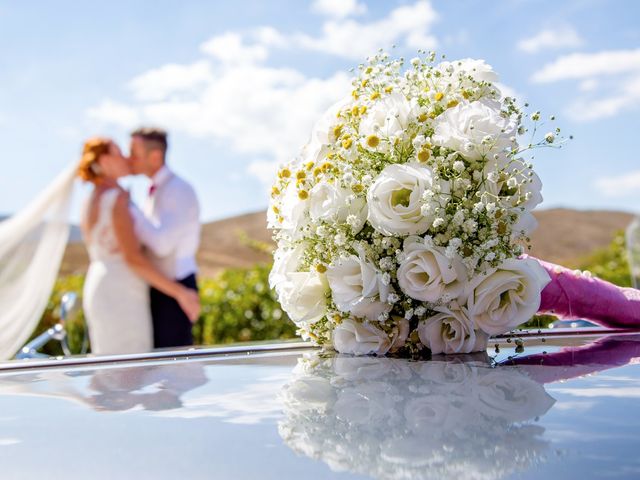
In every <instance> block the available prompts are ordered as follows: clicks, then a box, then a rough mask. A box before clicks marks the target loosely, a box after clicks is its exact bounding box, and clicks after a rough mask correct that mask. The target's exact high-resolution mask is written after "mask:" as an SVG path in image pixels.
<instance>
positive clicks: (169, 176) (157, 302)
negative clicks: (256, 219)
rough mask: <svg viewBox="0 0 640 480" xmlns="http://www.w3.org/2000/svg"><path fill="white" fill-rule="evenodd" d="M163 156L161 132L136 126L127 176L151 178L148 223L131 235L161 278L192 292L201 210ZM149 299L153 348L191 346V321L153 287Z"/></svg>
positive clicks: (164, 143)
mask: <svg viewBox="0 0 640 480" xmlns="http://www.w3.org/2000/svg"><path fill="white" fill-rule="evenodd" d="M166 154H167V133H166V132H165V131H164V130H160V129H156V128H140V129H138V130H136V131H134V132H133V133H132V134H131V150H130V155H131V157H130V162H131V170H132V173H133V174H134V175H146V176H147V177H148V178H149V179H150V180H151V186H150V188H149V196H148V198H147V201H146V203H145V206H144V215H145V217H146V219H147V221H146V222H145V221H139V222H136V234H137V235H138V237H139V239H140V242H141V243H142V244H143V245H145V246H146V247H147V249H148V250H149V252H150V254H151V257H152V258H153V260H154V263H155V264H156V265H157V266H158V267H159V268H160V269H161V270H162V271H163V272H164V273H165V274H166V275H168V276H170V277H172V278H175V279H177V280H178V281H179V282H180V283H182V284H183V285H185V286H186V287H189V288H192V289H194V290H196V291H197V289H198V287H197V285H196V271H197V265H196V259H195V255H196V251H197V250H198V245H199V243H200V206H199V204H198V198H197V197H196V194H195V191H194V190H193V188H192V187H191V185H189V184H188V183H187V182H186V181H185V180H183V179H182V178H180V177H179V176H177V175H176V174H175V173H173V172H172V171H171V170H169V167H167V165H166V162H165V159H166ZM150 299H151V315H152V317H153V340H154V347H155V348H164V347H176V346H184V345H192V344H193V337H192V335H191V322H190V321H189V318H188V317H187V316H186V314H185V313H184V312H183V311H182V309H181V308H180V306H179V305H178V302H176V301H175V300H174V299H173V298H172V297H169V296H167V295H165V294H163V293H162V292H160V291H158V290H156V289H155V288H151V294H150Z"/></svg>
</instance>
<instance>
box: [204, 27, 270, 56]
mask: <svg viewBox="0 0 640 480" xmlns="http://www.w3.org/2000/svg"><path fill="white" fill-rule="evenodd" d="M200 49H201V50H202V52H204V53H206V54H208V55H211V56H212V57H214V58H216V59H217V60H220V61H223V62H227V63H252V62H256V61H264V60H266V59H267V56H268V55H269V51H268V50H267V47H266V46H265V45H261V44H255V45H245V44H244V42H243V39H242V35H240V34H239V33H236V32H228V33H225V34H223V35H219V36H216V37H213V38H211V39H210V40H208V41H207V42H205V43H203V44H202V46H201V47H200Z"/></svg>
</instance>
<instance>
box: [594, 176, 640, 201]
mask: <svg viewBox="0 0 640 480" xmlns="http://www.w3.org/2000/svg"><path fill="white" fill-rule="evenodd" d="M596 188H598V190H600V191H601V192H602V193H603V194H604V195H606V196H608V197H624V196H625V195H630V194H636V193H638V191H639V190H640V170H637V171H635V172H628V173H625V174H624V175H620V176H616V177H606V178H601V179H599V180H598V181H596Z"/></svg>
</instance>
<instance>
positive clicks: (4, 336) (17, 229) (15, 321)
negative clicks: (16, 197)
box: [0, 167, 76, 360]
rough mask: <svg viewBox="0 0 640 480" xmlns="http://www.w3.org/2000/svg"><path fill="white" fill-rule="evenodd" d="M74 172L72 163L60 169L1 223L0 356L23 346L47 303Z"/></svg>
mask: <svg viewBox="0 0 640 480" xmlns="http://www.w3.org/2000/svg"><path fill="white" fill-rule="evenodd" d="M75 176H76V168H75V167H74V168H69V169H68V170H65V171H64V172H63V173H62V174H60V175H59V176H58V177H57V178H56V179H55V180H54V181H53V182H52V183H51V184H50V185H49V186H48V187H47V188H46V189H45V190H44V191H43V192H42V193H40V194H39V195H38V196H37V197H36V198H35V199H34V200H32V201H31V203H30V204H29V205H27V206H26V207H25V208H24V209H23V210H21V211H20V212H18V213H17V214H15V215H14V216H13V217H11V218H9V219H8V220H5V221H3V222H0V360H7V359H9V358H11V357H12V356H13V355H14V354H15V353H16V352H17V351H18V350H19V349H20V347H22V345H24V343H25V342H26V341H27V340H28V339H29V336H30V335H31V333H32V332H33V330H34V329H35V328H36V326H37V325H38V321H39V319H40V317H41V316H42V313H43V312H44V310H45V309H46V307H47V303H48V301H49V297H50V295H51V291H52V290H53V286H54V284H55V280H56V277H57V275H58V270H59V268H60V263H61V262H62V256H63V255H64V251H65V247H66V245H67V241H68V239H69V223H70V222H69V220H70V219H69V209H70V203H71V194H72V193H73V185H74V179H75Z"/></svg>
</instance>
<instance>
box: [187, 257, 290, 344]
mask: <svg viewBox="0 0 640 480" xmlns="http://www.w3.org/2000/svg"><path fill="white" fill-rule="evenodd" d="M270 269H271V265H258V266H256V267H254V268H250V269H239V268H238V269H235V268H234V269H229V270H226V271H224V272H223V273H222V274H220V275H219V276H218V277H216V278H213V279H206V280H203V281H202V282H201V283H200V295H201V298H202V305H203V307H202V315H201V316H200V320H199V321H198V322H197V323H196V325H195V326H194V329H193V334H194V342H195V343H196V344H202V345H210V344H217V343H231V342H238V341H240V342H245V341H255V340H276V339H286V338H294V337H295V336H296V333H295V330H296V328H295V325H294V324H293V323H292V322H291V321H290V320H289V317H287V314H286V313H284V311H282V309H281V308H280V305H279V304H278V302H277V301H276V299H275V296H274V293H273V292H272V291H271V289H270V288H269V282H268V277H269V271H270Z"/></svg>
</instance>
